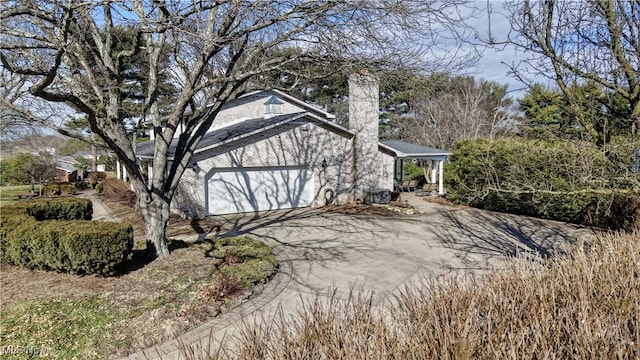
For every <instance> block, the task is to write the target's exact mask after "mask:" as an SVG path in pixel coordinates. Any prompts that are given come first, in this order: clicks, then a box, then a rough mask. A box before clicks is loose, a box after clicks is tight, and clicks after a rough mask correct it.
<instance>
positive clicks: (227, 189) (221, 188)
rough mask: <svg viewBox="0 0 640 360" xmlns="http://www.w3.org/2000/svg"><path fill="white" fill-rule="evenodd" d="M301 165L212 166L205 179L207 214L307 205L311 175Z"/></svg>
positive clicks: (310, 195) (310, 189)
mask: <svg viewBox="0 0 640 360" xmlns="http://www.w3.org/2000/svg"><path fill="white" fill-rule="evenodd" d="M311 175H312V173H311V171H309V170H306V169H303V168H255V169H243V170H238V169H216V170H215V172H213V173H212V174H211V176H210V177H209V178H208V180H207V188H206V191H207V194H206V199H207V204H206V205H207V213H208V214H209V215H221V214H233V213H246V212H255V211H267V210H280V209H291V208H298V207H305V206H311V204H312V202H313V178H312V176H311Z"/></svg>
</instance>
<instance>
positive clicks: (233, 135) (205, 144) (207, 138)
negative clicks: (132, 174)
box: [136, 112, 354, 160]
mask: <svg viewBox="0 0 640 360" xmlns="http://www.w3.org/2000/svg"><path fill="white" fill-rule="evenodd" d="M299 119H303V120H304V121H305V122H315V123H317V124H319V125H320V126H323V127H325V128H330V129H331V130H332V131H336V132H342V133H344V134H346V135H348V136H353V135H354V132H353V131H351V130H349V129H347V128H344V127H342V126H340V125H338V124H334V123H332V122H330V121H329V120H327V119H324V118H321V117H318V116H315V115H314V114H310V113H308V112H297V113H293V114H283V115H277V116H273V117H270V118H257V119H249V120H245V121H242V122H239V123H235V124H232V125H229V126H225V127H223V128H220V129H217V130H213V131H210V132H208V133H206V134H205V135H204V136H203V137H202V140H201V141H200V143H199V144H198V147H197V149H196V150H195V152H194V153H199V152H202V151H206V150H209V149H212V148H214V147H217V146H221V145H224V144H228V143H230V142H233V141H236V140H240V139H243V138H246V137H249V136H252V135H255V134H258V133H260V132H263V131H266V130H269V129H273V128H275V127H278V126H281V125H284V124H287V123H291V122H294V121H296V120H299ZM154 143H155V140H150V141H146V142H143V143H140V144H138V146H137V148H136V154H137V157H139V158H143V159H151V158H153V150H154V147H155V146H154ZM177 146H178V139H176V138H173V139H172V140H171V144H170V145H169V151H168V154H167V157H168V158H169V160H171V159H172V158H173V156H174V155H175V151H176V147H177Z"/></svg>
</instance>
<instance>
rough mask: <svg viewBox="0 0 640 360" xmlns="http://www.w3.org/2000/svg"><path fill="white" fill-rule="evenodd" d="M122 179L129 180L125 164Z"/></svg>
mask: <svg viewBox="0 0 640 360" xmlns="http://www.w3.org/2000/svg"><path fill="white" fill-rule="evenodd" d="M122 181H125V182H126V181H127V168H126V167H125V166H123V167H122Z"/></svg>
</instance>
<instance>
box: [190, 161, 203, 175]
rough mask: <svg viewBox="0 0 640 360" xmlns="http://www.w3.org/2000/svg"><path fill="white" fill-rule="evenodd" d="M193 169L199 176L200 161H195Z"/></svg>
mask: <svg viewBox="0 0 640 360" xmlns="http://www.w3.org/2000/svg"><path fill="white" fill-rule="evenodd" d="M191 169H193V172H194V173H196V177H198V175H199V174H200V170H201V169H200V166H199V165H198V163H194V164H193V166H192V167H191Z"/></svg>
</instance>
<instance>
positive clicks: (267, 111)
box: [264, 96, 284, 119]
mask: <svg viewBox="0 0 640 360" xmlns="http://www.w3.org/2000/svg"><path fill="white" fill-rule="evenodd" d="M283 104H284V103H283V102H282V101H280V99H278V98H277V97H275V96H271V97H270V98H269V100H267V102H265V103H264V118H265V119H268V118H271V117H274V116H277V115H282V105H283Z"/></svg>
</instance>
